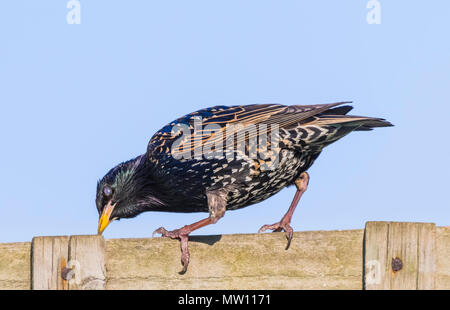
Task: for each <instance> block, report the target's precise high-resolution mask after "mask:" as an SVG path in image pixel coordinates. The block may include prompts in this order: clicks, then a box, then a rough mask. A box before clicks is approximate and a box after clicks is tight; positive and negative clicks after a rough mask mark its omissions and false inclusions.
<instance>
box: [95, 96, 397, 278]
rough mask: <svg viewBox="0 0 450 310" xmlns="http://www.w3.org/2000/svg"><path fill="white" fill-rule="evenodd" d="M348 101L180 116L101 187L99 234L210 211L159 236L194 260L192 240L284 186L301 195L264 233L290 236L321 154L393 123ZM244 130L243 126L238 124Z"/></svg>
mask: <svg viewBox="0 0 450 310" xmlns="http://www.w3.org/2000/svg"><path fill="white" fill-rule="evenodd" d="M346 103H349V102H339V103H332V104H321V105H291V106H284V105H280V104H255V105H246V106H230V107H228V106H215V107H211V108H206V109H203V110H199V111H196V112H193V113H190V114H188V115H186V116H183V117H181V118H179V119H177V120H175V121H173V122H171V123H170V124H168V125H166V126H165V127H163V128H162V129H161V130H159V131H158V132H157V133H156V134H155V135H154V136H153V137H152V138H151V140H150V142H149V143H148V147H147V152H146V153H145V154H143V155H140V156H138V157H136V158H134V159H131V160H129V161H127V162H124V163H121V164H119V165H118V166H116V167H114V168H113V169H111V170H110V171H109V172H108V173H107V174H106V175H105V176H104V177H103V179H101V180H100V181H99V182H98V185H97V197H96V205H97V209H98V212H99V215H100V219H99V225H98V233H99V234H101V233H102V232H103V230H104V229H105V228H106V226H108V224H109V223H110V222H111V221H113V220H116V219H121V218H132V217H135V216H137V215H138V214H140V213H142V212H145V211H165V212H209V216H208V217H207V218H205V219H203V220H201V221H198V222H196V223H193V224H191V225H186V226H184V227H182V228H180V229H175V230H173V231H167V230H166V229H164V228H163V227H160V228H158V229H157V230H156V231H155V232H154V234H155V233H160V234H161V235H162V236H164V237H169V238H178V239H180V241H181V251H182V256H181V261H182V264H183V270H182V272H181V273H184V272H186V270H187V266H188V263H189V250H188V235H189V234H190V233H191V232H192V231H194V230H196V229H198V228H200V227H203V226H205V225H208V224H214V223H216V222H217V221H218V220H219V219H220V218H221V217H222V216H223V215H224V213H225V211H226V210H236V209H240V208H244V207H247V206H249V205H251V204H254V203H257V202H260V201H263V200H265V199H267V198H269V197H270V196H272V195H274V194H276V193H278V192H279V191H280V190H281V189H283V188H284V187H287V186H289V185H295V186H296V188H297V192H296V194H295V196H294V199H293V201H292V203H291V205H290V207H289V210H288V211H287V213H286V214H285V215H284V217H283V218H282V219H281V221H280V222H277V223H275V224H272V225H264V226H262V227H261V229H260V230H259V232H262V231H264V230H268V229H270V230H273V231H285V232H286V237H287V239H288V243H287V246H286V249H288V248H289V245H290V242H291V239H292V235H293V229H292V228H291V226H290V225H289V224H290V221H291V218H292V214H293V212H294V209H295V207H296V205H297V203H298V201H299V200H300V198H301V196H302V194H303V193H304V192H305V191H306V189H307V186H308V182H309V175H308V173H307V172H306V171H307V170H308V168H309V167H311V165H312V164H313V163H314V160H315V159H316V158H317V157H318V156H319V154H320V153H321V151H322V149H323V148H324V147H325V146H327V145H329V144H331V143H333V142H334V141H336V140H338V139H340V138H341V137H343V136H345V135H346V134H348V133H350V132H351V131H355V130H364V131H366V130H372V128H375V127H387V126H392V124H391V123H389V122H387V121H385V120H384V119H381V118H372V117H361V116H350V115H347V113H348V112H349V111H350V110H351V109H352V107H351V106H349V105H343V106H342V104H346ZM239 126H240V127H239Z"/></svg>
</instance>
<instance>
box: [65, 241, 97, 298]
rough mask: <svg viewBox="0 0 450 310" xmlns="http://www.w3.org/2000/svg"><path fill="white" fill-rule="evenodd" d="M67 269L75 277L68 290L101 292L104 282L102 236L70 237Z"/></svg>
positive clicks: (71, 280)
mask: <svg viewBox="0 0 450 310" xmlns="http://www.w3.org/2000/svg"><path fill="white" fill-rule="evenodd" d="M67 265H68V267H69V268H71V269H72V270H73V271H74V273H75V275H74V277H73V278H72V279H70V280H69V289H70V290H103V289H104V288H105V282H106V270H105V240H104V239H103V236H98V235H93V236H71V237H70V241H69V261H68V263H67Z"/></svg>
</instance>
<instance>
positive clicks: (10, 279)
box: [0, 242, 31, 290]
mask: <svg viewBox="0 0 450 310" xmlns="http://www.w3.org/2000/svg"><path fill="white" fill-rule="evenodd" d="M30 251H31V243H30V242H17V243H0V290H29V289H30V285H31V284H30V283H31V282H30V274H31V273H30V270H31V267H30V264H31V260H30Z"/></svg>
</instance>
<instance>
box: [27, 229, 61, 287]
mask: <svg viewBox="0 0 450 310" xmlns="http://www.w3.org/2000/svg"><path fill="white" fill-rule="evenodd" d="M68 246H69V237H68V236H59V237H34V238H33V241H32V243H31V289H32V290H63V289H64V285H65V284H66V283H64V282H65V281H64V280H63V279H62V277H61V270H62V268H64V267H65V266H64V262H67V254H68ZM61 264H63V265H62V266H61Z"/></svg>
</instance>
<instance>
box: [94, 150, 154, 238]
mask: <svg viewBox="0 0 450 310" xmlns="http://www.w3.org/2000/svg"><path fill="white" fill-rule="evenodd" d="M144 157H145V155H141V156H138V157H136V158H135V159H132V160H129V161H127V162H124V163H121V164H119V165H117V166H116V167H114V168H113V169H111V170H110V171H109V172H108V173H107V174H106V175H105V176H104V177H103V178H102V179H101V180H100V181H99V182H98V184H97V197H96V205H97V210H98V213H99V216H100V218H99V222H98V233H99V234H101V233H102V232H103V231H104V230H105V228H106V227H107V226H108V225H109V223H111V222H112V221H114V220H118V219H121V218H131V217H135V216H137V215H138V214H140V213H142V212H144V211H146V210H148V209H149V207H151V206H152V205H158V204H162V203H161V201H159V200H158V199H157V198H156V197H154V195H153V184H152V179H151V176H150V175H149V172H148V170H147V164H146V162H145V158H144Z"/></svg>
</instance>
